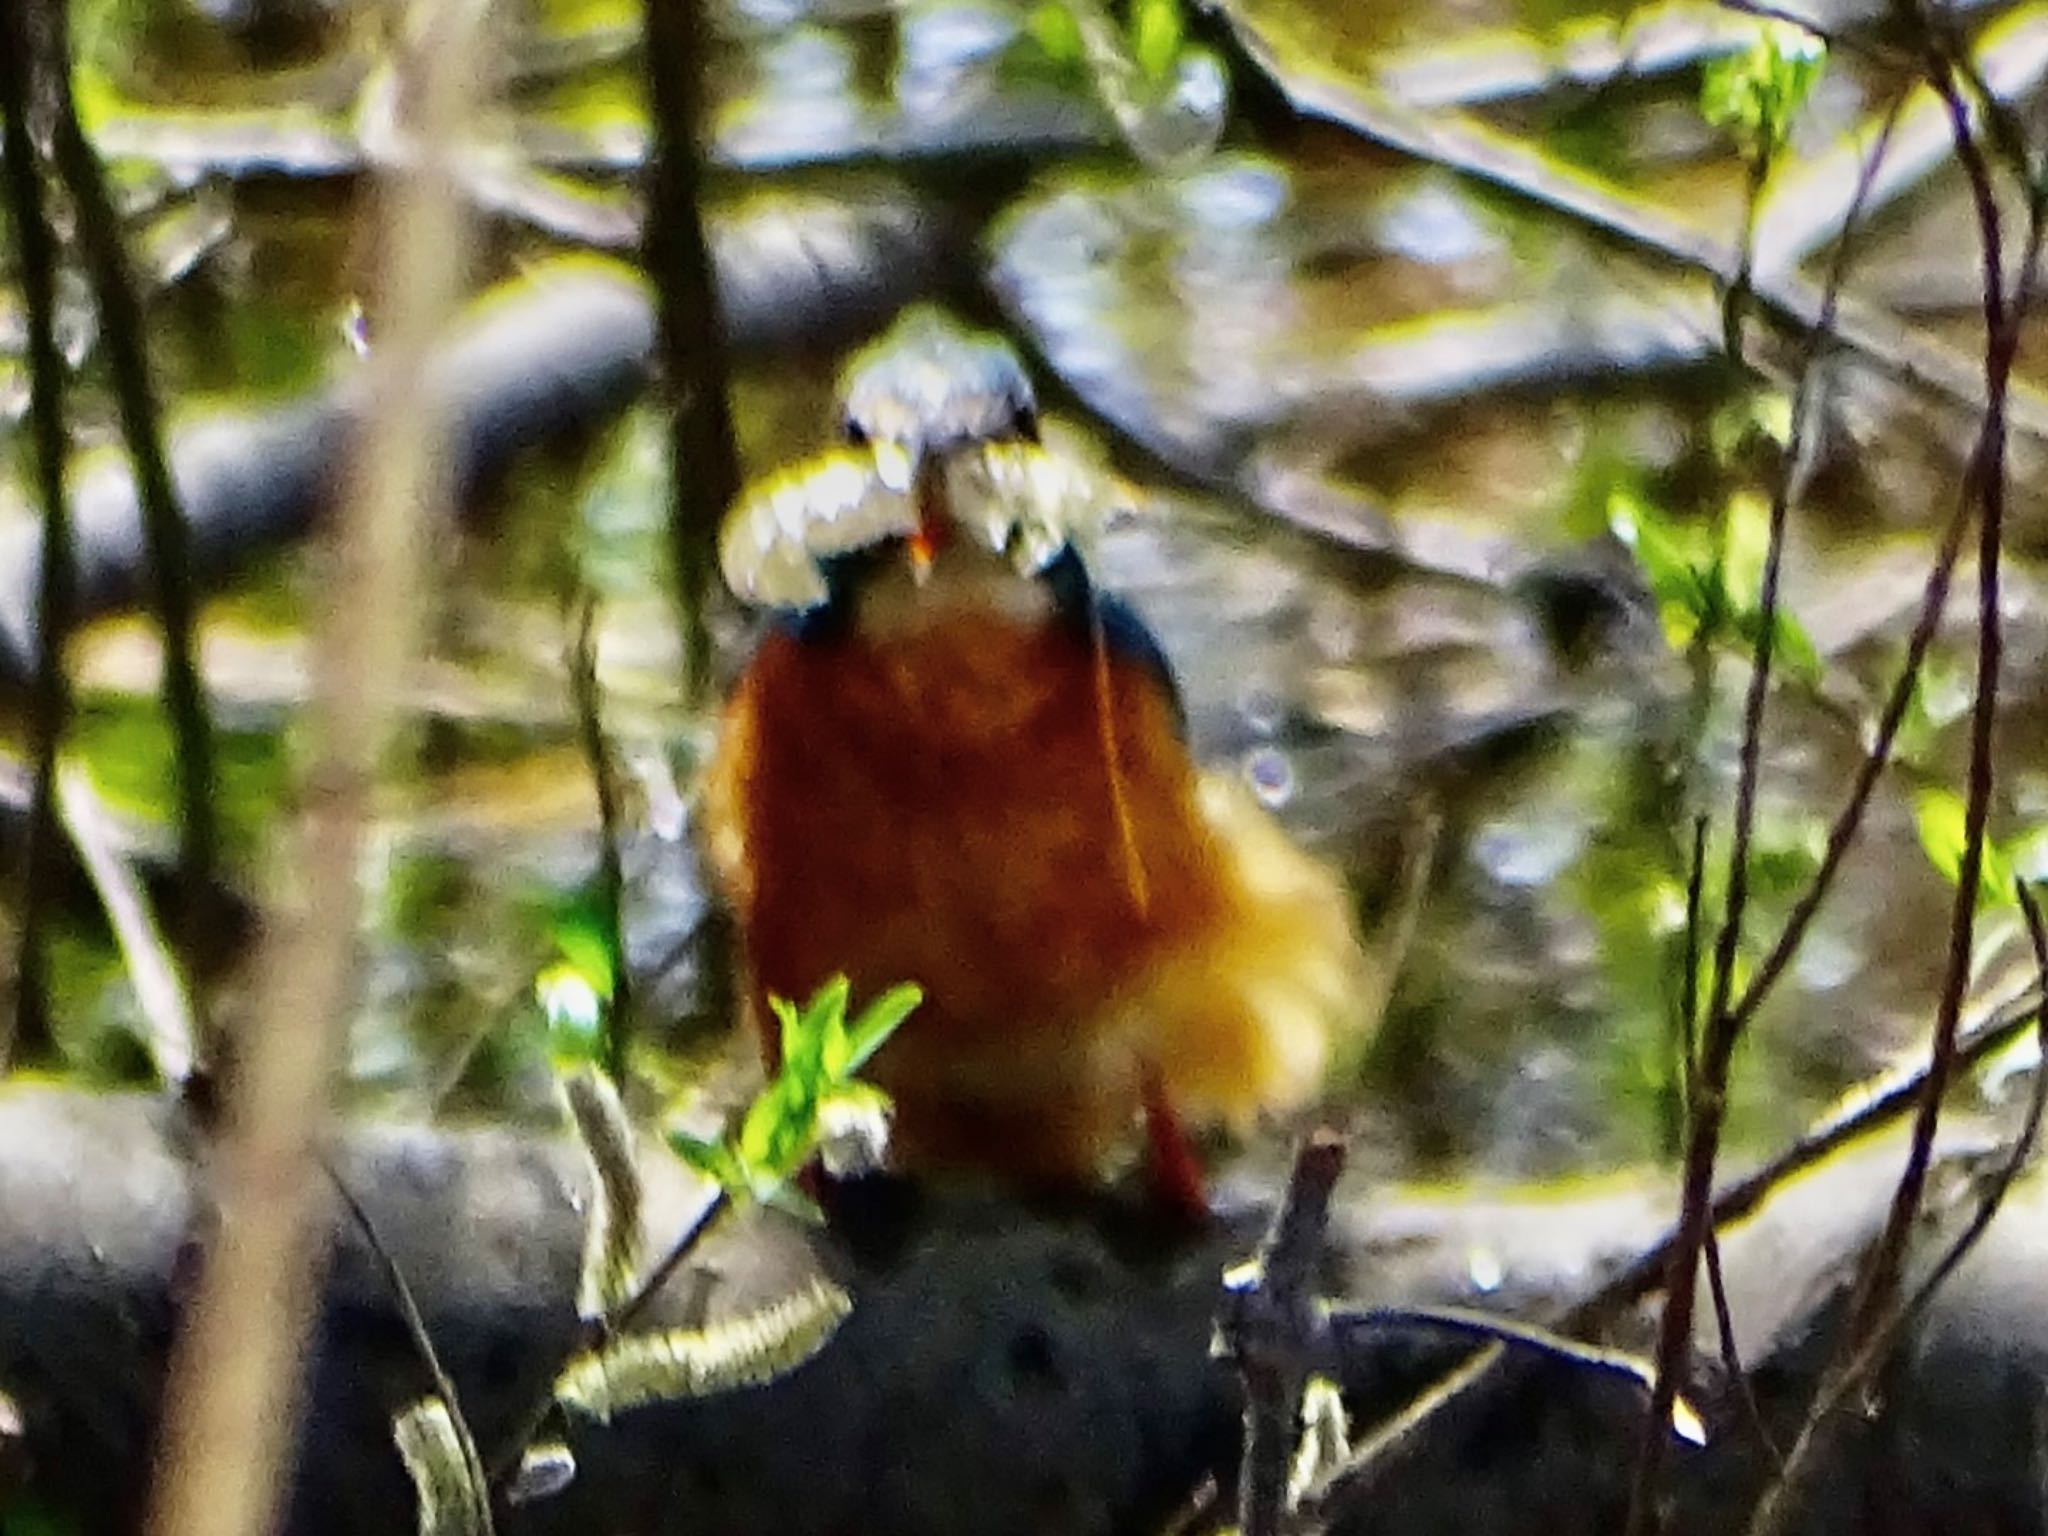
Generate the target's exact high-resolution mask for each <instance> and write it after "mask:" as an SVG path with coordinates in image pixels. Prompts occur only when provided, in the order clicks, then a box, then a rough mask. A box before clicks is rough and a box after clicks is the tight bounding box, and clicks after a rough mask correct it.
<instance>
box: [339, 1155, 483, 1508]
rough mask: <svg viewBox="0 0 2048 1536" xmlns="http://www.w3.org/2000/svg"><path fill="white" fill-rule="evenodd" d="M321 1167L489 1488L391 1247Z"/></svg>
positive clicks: (342, 1184)
mask: <svg viewBox="0 0 2048 1536" xmlns="http://www.w3.org/2000/svg"><path fill="white" fill-rule="evenodd" d="M320 1166H321V1168H322V1169H323V1170H324V1171H325V1172H326V1174H327V1182H328V1183H329V1184H330V1185H331V1186H332V1187H333V1189H334V1192H335V1194H336V1195H338V1196H339V1197H340V1199H341V1203H342V1205H343V1206H344V1207H346V1208H347V1210H348V1215H349V1220H351V1221H352V1222H354V1223H355V1225H356V1230H357V1231H358V1232H360V1233H361V1234H362V1238H363V1244H364V1246H365V1247H367V1248H368V1249H369V1250H370V1255H371V1257H372V1258H374V1259H375V1260H376V1261H377V1268H378V1271H379V1272H380V1273H381V1274H382V1275H383V1277H384V1287H385V1289H386V1290H388V1291H390V1293H391V1299H392V1301H393V1303H394V1304H396V1306H397V1307H398V1317H399V1321H401V1322H402V1323H404V1324H405V1332H406V1337H407V1338H408V1339H410V1340H411V1342H412V1349H413V1353H414V1354H416V1355H418V1356H419V1360H420V1366H421V1368H422V1369H424V1370H425V1371H426V1373H427V1379H428V1381H429V1382H430V1383H432V1385H433V1389H434V1395H435V1396H436V1397H438V1398H440V1399H441V1402H442V1405H443V1406H444V1407H446V1408H447V1410H448V1421H449V1423H450V1424H452V1425H453V1426H454V1428H455V1440H456V1444H458V1445H459V1446H461V1447H462V1460H463V1464H464V1465H465V1466H466V1467H468V1469H469V1475H470V1477H471V1478H472V1479H473V1480H474V1483H475V1486H476V1487H477V1488H479V1489H484V1488H487V1487H488V1484H487V1483H486V1482H485V1480H484V1463H483V1457H482V1456H481V1455H480V1454H479V1453H478V1451H477V1448H476V1436H475V1435H473V1434H471V1433H470V1429H469V1420H468V1418H467V1417H465V1416H464V1414H463V1412H462V1399H461V1398H459V1397H457V1396H456V1394H455V1381H454V1378H453V1377H451V1376H450V1375H449V1374H448V1371H447V1368H446V1367H445V1366H443V1365H442V1364H441V1356H440V1352H439V1351H437V1350H436V1349H435V1348H434V1336H433V1335H432V1334H431V1333H429V1332H428V1331H427V1320H426V1318H425V1317H424V1316H422V1315H421V1313H420V1304H419V1299H418V1298H417V1297H415V1296H414V1295H413V1293H412V1286H411V1285H409V1284H408V1283H407V1282H406V1278H405V1271H404V1270H402V1269H400V1268H399V1267H398V1260H397V1259H395V1258H393V1257H392V1254H391V1249H390V1247H389V1246H388V1245H387V1244H386V1243H385V1241H384V1238H383V1236H382V1235H381V1234H380V1233H379V1232H378V1231H377V1224H376V1223H375V1222H374V1221H372V1220H371V1219H370V1213H369V1211H368V1210H367V1209H366V1208H365V1207H364V1205H363V1203H362V1201H360V1200H358V1199H357V1198H356V1195H355V1191H354V1190H352V1189H350V1188H349V1187H348V1181H347V1180H346V1179H344V1178H342V1176H341V1170H340V1169H338V1168H336V1167H335V1166H334V1164H333V1163H332V1162H331V1161H329V1160H328V1159H327V1158H324V1157H323V1158H322V1159H321V1160H320ZM478 1507H479V1509H480V1510H481V1512H482V1514H483V1520H484V1536H492V1523H491V1501H490V1499H489V1498H488V1497H486V1498H484V1499H482V1500H480V1501H479V1504H478Z"/></svg>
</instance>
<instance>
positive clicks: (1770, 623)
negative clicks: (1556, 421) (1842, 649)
mask: <svg viewBox="0 0 2048 1536" xmlns="http://www.w3.org/2000/svg"><path fill="white" fill-rule="evenodd" d="M1893 120H1894V119H1892V118H1888V119H1887V120H1886V130H1885V132H1884V133H1883V134H1882V135H1881V136H1880V137H1879V140H1878V142H1877V144H1876V145H1875V146H1874V147H1873V148H1872V151H1871V154H1870V155H1869V157H1868V158H1867V159H1866V160H1865V161H1864V165H1863V170H1862V173H1861V175H1860V176H1859V178H1858V182H1857V188H1856V196H1855V199H1854V201H1853V202H1852V203H1851V205H1850V210H1849V217H1848V218H1847V219H1846V220H1845V221H1844V224H1843V231H1842V236H1841V238H1840V240H1838V241H1837V242H1836V245H1835V250H1834V255H1833V258H1832V260H1831V261H1830V263H1829V267H1828V273H1827V278H1826V281H1825V283H1824V285H1823V287H1822V291H1821V308H1820V316H1819V321H1818V323H1817V324H1816V325H1815V327H1814V328H1813V329H1812V330H1811V331H1810V332H1809V333H1808V335H1807V338H1806V344H1805V348H1804V353H1803V355H1802V357H1801V359H1800V365H1799V384H1798V388H1797V390H1796V392H1795V395H1794V400H1793V407H1792V420H1793V428H1794V433H1795V437H1794V441H1793V442H1792V443H1790V444H1788V445H1787V447H1786V450H1785V452H1784V453H1783V454H1782V455H1781V456H1780V459H1779V468H1778V473H1777V477H1776V482H1775V484H1774V485H1773V487H1772V493H1771V508H1770V524H1769V526H1770V535H1769V542H1768V544H1767V546H1766V549H1765V554H1764V569H1763V581H1762V588H1761V591H1760V593H1759V595H1758V599H1757V608H1758V617H1757V632H1756V640H1755V649H1754V655H1753V657H1752V659H1751V664H1750V674H1749V686H1748V690H1747V692H1746V694H1745V696H1744V699H1743V708H1742V746H1741V752H1740V755H1739V757H1738V761H1737V769H1736V781H1735V808H1734V813H1733V818H1732V825H1731V828H1730V835H1729V848H1728V875H1727V891H1726V896H1725V898H1724V906H1723V908H1722V913H1721V925H1720V929H1719V931H1718V932H1717V934H1716V935H1715V942H1714V960H1713V984H1712V989H1711V991H1710V993H1709V995H1708V1001H1707V1008H1706V1017H1705V1020H1704V1024H1703V1026H1702V1028H1701V1030H1700V1047H1699V1051H1698V1054H1697V1060H1696V1061H1695V1063H1694V1064H1693V1068H1692V1071H1691V1074H1690V1078H1691V1081H1690V1084H1689V1087H1690V1090H1691V1091H1690V1094H1689V1096H1688V1101H1687V1106H1686V1110H1687V1129H1686V1147H1685V1162H1684V1171H1683V1174H1682V1176H1681V1186H1680V1187H1681V1194H1680V1204H1679V1220H1678V1237H1677V1241H1676V1243H1675V1244H1674V1245H1673V1249H1672V1254H1671V1264H1670V1270H1669V1274H1668V1277H1667V1279H1666V1283H1665V1291H1664V1315H1663V1318H1662V1320H1661V1323H1660V1325H1659V1330H1658V1336H1657V1351H1656V1356H1657V1383H1656V1387H1655V1390H1654V1391H1653V1392H1652V1394H1651V1399H1650V1413H1649V1417H1648V1419H1647V1421H1646V1422H1645V1424H1644V1426H1643V1437H1642V1443H1641V1446H1640V1448H1639V1450H1638V1453H1637V1458H1636V1471H1635V1478H1634V1483H1633V1486H1632V1488H1631V1491H1630V1495H1629V1516H1628V1526H1627V1529H1628V1530H1629V1531H1630V1532H1631V1533H1633V1536H1642V1533H1645V1532H1648V1531H1650V1530H1651V1529H1652V1528H1653V1527H1654V1526H1655V1524H1656V1508H1655V1506H1656V1498H1655V1495H1656V1484H1657V1476H1658V1472H1659V1470H1660V1468H1661V1466H1662V1464H1663V1457H1664V1445H1665V1439H1666V1436H1665V1433H1664V1429H1663V1425H1664V1422H1665V1421H1666V1420H1667V1419H1668V1418H1669V1416H1670V1411H1671V1404H1672V1402H1673V1400H1674V1399H1675V1397H1676V1395H1677V1392H1678V1383H1679V1377H1680V1375H1681V1374H1682V1372H1683V1370H1684V1368H1685V1364H1686V1360H1687V1358H1688V1356H1689V1354H1690V1351H1691V1348H1692V1337H1693V1310H1694V1306H1695V1304H1696V1301H1697V1292H1698V1276H1699V1265H1700V1254H1701V1251H1702V1250H1703V1249H1704V1247H1705V1246H1706V1241H1707V1235H1708V1233H1709V1232H1710V1231H1711V1230H1712V1227H1713V1211H1712V1208H1713V1187H1714V1169H1715V1165H1716V1164H1717V1162H1718V1161H1719V1158H1720V1151H1721V1132H1722V1126H1723V1124H1724V1121H1725V1118H1726V1115H1727V1110H1728V1082H1729V1072H1730V1068H1731V1067H1732V1065H1733V1063H1734V1059H1735V1049H1736V1047H1737V1046H1738V1045H1739V1044H1740V1043H1741V1041H1742V1036H1743V1033H1744V1028H1745V1024H1746V1022H1747V1021H1746V1018H1745V1016H1744V1015H1742V1014H1741V1013H1740V1012H1739V1011H1737V1009H1735V1008H1733V1007H1731V1002H1732V1000H1733V993H1734V987H1735V971H1736V958H1737V956H1738V954H1739V953H1740V951H1741V947H1742V932H1743V922H1744V919H1745V917H1746V916H1747V907H1748V901H1749V846H1750V838H1751V835H1752V832H1753V829H1754V825H1755V820H1756V795H1757V783H1758V779H1759V777H1760V775H1761V770H1762V762H1763V741H1764V709H1765V705H1766V703H1767V702H1768V700H1769V697H1770V686H1771V664H1772V661H1773V659H1774V653H1775V648H1776V638H1777V627H1778V626H1777V619H1778V583H1779V579H1780V575H1781V572H1782V570H1783V565H1784V553H1785V530H1786V527H1787V523H1788V521H1789V518H1790V516H1791V509H1792V497H1793V493H1794V490H1795V486H1796V482H1797V477H1798V473H1799V460H1800V457H1801V456H1802V455H1801V448H1800V444H1799V441H1798V437H1797V434H1798V433H1800V432H1803V431H1804V429H1805V423H1806V422H1807V421H1808V420H1809V419H1810V418H1811V415H1812V412H1813V410H1814V399H1815V392H1816V391H1817V390H1818V388H1819V372H1820V371H1819V368H1818V367H1817V366H1816V365H1817V364H1818V362H1819V357H1820V348H1821V346H1822V345H1823V344H1824V342H1825V341H1826V339H1827V338H1828V337H1829V336H1830V335H1831V334H1832V332H1833V328H1834V319H1835V312H1836V306H1837V304H1838V302H1839V300H1840V296H1841V292H1842V285H1843V283H1844V281H1845V280H1846V279H1847V276H1848V270H1849V262H1850V257H1851V255H1852V253H1853V250H1854V234H1855V231H1856V229H1857V226H1858V224H1859V223H1860V220H1861V213H1862V205H1863V200H1864V199H1865V198H1866V197H1867V196H1868V194H1869V191H1870V188H1871V186H1872V185H1873V184H1874V183H1875V181H1876V177H1877V172H1878V168H1879V166H1880V165H1881V164H1882V161H1883V156H1884V152H1885V148H1886V146H1887V145H1888V144H1889V143H1890V126H1891V123H1892V121H1893ZM1730 326H1731V329H1732V328H1733V326H1734V322H1733V321H1732V320H1731V322H1730Z"/></svg>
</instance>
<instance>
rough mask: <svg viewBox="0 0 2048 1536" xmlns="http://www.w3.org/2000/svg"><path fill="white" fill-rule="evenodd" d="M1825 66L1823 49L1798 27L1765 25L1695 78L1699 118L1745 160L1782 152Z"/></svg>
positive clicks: (1825, 51) (1773, 22)
mask: <svg viewBox="0 0 2048 1536" xmlns="http://www.w3.org/2000/svg"><path fill="white" fill-rule="evenodd" d="M1826 64H1827V49H1826V47H1825V46H1824V45H1823V44H1822V42H1821V40H1820V39H1819V38H1817V37H1815V36H1814V35H1813V34H1812V33H1811V32H1808V31H1807V30H1805V29H1804V28H1803V27H1796V26H1793V25H1791V24H1790V23H1788V22H1779V21H1766V22H1763V23H1761V24H1760V25H1759V26H1758V27H1757V34H1756V40H1755V41H1754V42H1752V43H1751V44H1750V46H1749V47H1748V48H1747V49H1745V50H1743V51H1742V52H1740V53H1731V54H1726V55H1724V56H1723V57H1721V58H1718V59H1714V60H1712V61H1711V62H1710V63H1708V65H1707V66H1706V68H1705V70H1704V71H1702V73H1701V76H1700V114H1701V115H1702V116H1703V117H1705V118H1706V120H1707V121H1708V122H1710V123H1712V124H1713V125H1714V126H1715V127H1716V128H1720V129H1723V130H1725V131H1726V132H1727V133H1728V134H1729V136H1730V137H1732V138H1733V139H1734V140H1735V142H1736V144H1737V145H1738V146H1739V147H1740V148H1741V150H1742V153H1743V154H1744V156H1746V157H1747V158H1748V159H1750V160H1764V161H1767V160H1769V159H1771V158H1772V157H1773V156H1775V155H1776V154H1777V153H1778V152H1779V151H1780V150H1781V149H1783V148H1784V147H1785V140H1786V139H1787V137H1788V136H1789V135H1790V134H1791V131H1792V122H1793V119H1795V118H1796V117H1797V116H1798V115H1799V111H1800V108H1801V107H1803V106H1805V104H1806V99H1807V97H1808V96H1809V95H1811V94H1812V92H1813V87H1814V85H1815V84H1816V83H1817V82H1818V81H1819V79H1820V76H1821V71H1822V69H1824V68H1825V67H1826Z"/></svg>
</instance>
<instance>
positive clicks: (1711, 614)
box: [1608, 490, 1821, 688]
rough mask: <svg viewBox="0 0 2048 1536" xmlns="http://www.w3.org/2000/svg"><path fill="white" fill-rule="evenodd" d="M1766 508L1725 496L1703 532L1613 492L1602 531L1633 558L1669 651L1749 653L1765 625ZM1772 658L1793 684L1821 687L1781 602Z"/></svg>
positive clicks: (1814, 657)
mask: <svg viewBox="0 0 2048 1536" xmlns="http://www.w3.org/2000/svg"><path fill="white" fill-rule="evenodd" d="M1770 510H1771V509H1770V504H1769V503H1768V502H1766V501H1765V500H1764V499H1763V498H1762V497H1761V496H1758V495H1757V494H1755V493H1754V492H1750V491H1738V492H1736V493H1735V494H1734V495H1732V496H1730V497H1729V498H1728V502H1727V505H1726V507H1725V508H1724V510H1723V514H1722V518H1721V521H1720V525H1719V526H1718V527H1715V528H1709V527H1702V526H1701V525H1699V524H1697V523H1680V522H1678V521H1677V520H1675V519H1673V518H1670V517H1668V516H1666V515H1665V514H1664V513H1663V512H1662V511H1661V509H1659V508H1658V507H1657V506H1656V505H1655V504H1653V503H1651V502H1648V501H1646V500H1644V499H1643V498H1642V497H1641V496H1639V495H1637V494H1636V493H1634V492H1632V491H1629V490H1617V491H1616V492H1615V493H1614V495H1613V496H1612V498H1611V499H1610V501H1609V505H1608V525H1609V527H1610V528H1612V530H1613V532H1614V536H1615V537H1616V538H1618V539H1620V540H1621V542H1622V543H1623V544H1625V545H1627V546H1628V548H1629V550H1630V551H1631V552H1632V553H1633V554H1634V555H1635V557H1636V564H1637V565H1638V566H1639V567H1640V568H1641V569H1642V573H1643V579H1644V580H1645V581H1646V582H1648V583H1649V587H1650V592H1651V595H1652V596H1654V597H1655V598H1656V600H1657V610H1658V616H1659V617H1660V619H1661V620H1662V621H1663V625H1664V633H1665V635H1666V637H1667V638H1668V639H1669V640H1670V641H1671V643H1672V645H1673V646H1675V647H1677V648H1678V649H1681V650H1683V649H1685V648H1687V647H1690V646H1693V645H1695V644H1698V645H1703V646H1706V647H1708V648H1710V649H1731V648H1732V649H1737V650H1739V651H1740V652H1741V653H1742V654H1743V655H1745V656H1746V655H1750V654H1753V653H1754V651H1755V648H1756V643H1757V639H1758V636H1759V634H1760V632H1761V630H1762V627H1763V607H1762V589H1763V568H1764V558H1765V555H1766V553H1767V551H1768V549H1769V545H1770ZM1771 652H1772V657H1773V660H1774V662H1775V664H1777V665H1778V666H1780V667H1783V668H1784V669H1785V670H1786V671H1788V672H1789V673H1790V674H1791V675H1792V676H1793V677H1794V678H1795V679H1796V680H1797V681H1799V682H1801V683H1803V684H1805V685H1806V686H1807V687H1809V688H1817V687H1819V686H1820V681H1821V664H1820V653H1819V651H1817V650H1816V649H1815V648H1814V644H1813V638H1812V637H1811V636H1810V635H1808V634H1807V632H1806V628H1805V626H1804V625H1802V624H1801V623H1800V622H1799V620H1798V619H1797V618H1795V617H1794V616H1793V614H1792V613H1791V612H1790V611H1789V610H1788V609H1787V608H1786V607H1785V606H1784V605H1783V603H1782V602H1781V603H1780V604H1779V606H1778V609H1777V612H1776V614H1775V615H1774V617H1773V622H1772V625H1771Z"/></svg>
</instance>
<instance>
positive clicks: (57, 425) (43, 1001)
mask: <svg viewBox="0 0 2048 1536" xmlns="http://www.w3.org/2000/svg"><path fill="white" fill-rule="evenodd" d="M34 9H35V8H33V7H31V6H29V5H28V4H26V3H24V0H10V3H9V4H7V5H5V6H4V7H0V116H4V118H5V127H4V132H0V153H4V155H5V159H6V164H5V177H6V193H7V209H8V221H9V223H10V224H12V226H13V228H14V243H15V249H16V251H17V252H18V253H19V255H20V258H21V290H22V298H23V302H24V305H25V307H26V309H27V311H28V363H29V418H30V431H31V436H32V441H33V444H34V456H35V466H34V474H33V475H32V476H31V479H32V481H33V483H34V485H35V487H36V492H37V495H38V497H39V498H40V500H41V501H42V504H43V547H42V561H41V567H40V571H41V574H40V580H39V586H38V592H37V598H36V628H37V631H38V632H39V633H40V635H41V636H42V646H41V651H40V653H39V656H38V659H37V662H36V669H35V682H34V688H33V693H32V702H31V719H30V730H31V733H32V741H33V746H32V753H33V757H34V764H35V780H34V788H33V790H32V792H31V800H30V805H29V824H28V853H27V870H26V874H25V877H24V879H23V882H22V887H21V890H22V911H21V938H20V945H19V950H18V953H19V956H20V959H19V964H18V969H17V971H16V975H15V988H16V991H15V1006H14V1012H13V1018H12V1020H11V1025H10V1027H9V1029H8V1031H7V1035H6V1037H5V1039H4V1040H0V1068H4V1066H5V1065H6V1064H8V1063H10V1062H12V1061H13V1060H15V1059H16V1058H17V1057H18V1056H31V1057H34V1056H47V1055H48V1054H49V1052H50V1051H51V1049H52V1048H53V1040H52V1021H51V1018H50V1001H49V976H48V964H49V956H48V952H47V945H48V925H49V921H50V918H51V917H52V916H53V913H54V907H55V904H56V888H57V882H58V880H59V879H60V878H61V876H62V867H63V851H62V839H63V835H64V834H63V829H62V827H61V826H59V824H58V820H57V752H58V748H59V747H60V745H61V744H62V742H63V738H64V729H65V724H66V722H67V720H68V719H69V716H70V713H71V692H70V687H69V684H68V682H67V681H66V679H65V675H64V641H65V638H66V637H67V636H68V635H69V634H70V633H71V623H72V610H73V607H74V589H75V586H76V577H75V574H74V561H73V551H72V542H71V514H70V508H69V505H68V503H67V501H66V498H65V487H64V463H65V458H66V455H67V452H68V448H67V444H68V441H69V436H68V433H67V432H66V430H65V426H64V383H65V372H64V359H63V357H62V355H61V354H60V353H59V351H58V349H57V333H56V308H57V250H56V240H55V238H54V236H53V234H52V231H51V228H50V219H49V210H48V207H47V206H46V204H45V202H44V197H43V191H44V188H43V177H42V171H41V156H40V155H39V154H38V153H37V150H36V144H35V134H34V132H33V129H32V127H31V125H32V123H33V121H34V119H35V115H36V113H37V111H38V107H39V103H41V102H42V101H44V100H45V99H46V98H47V92H46V91H44V90H43V89H42V88H41V85H40V82H39V79H38V77H39V75H41V74H42V73H43V72H42V71H40V70H38V68H37V67H36V66H37V60H38V59H40V58H42V57H43V56H44V53H43V48H42V46H41V44H42V39H41V37H40V36H39V35H38V26H37V17H36V16H35V15H34V14H33V11H34Z"/></svg>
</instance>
